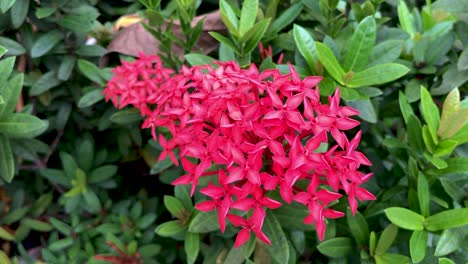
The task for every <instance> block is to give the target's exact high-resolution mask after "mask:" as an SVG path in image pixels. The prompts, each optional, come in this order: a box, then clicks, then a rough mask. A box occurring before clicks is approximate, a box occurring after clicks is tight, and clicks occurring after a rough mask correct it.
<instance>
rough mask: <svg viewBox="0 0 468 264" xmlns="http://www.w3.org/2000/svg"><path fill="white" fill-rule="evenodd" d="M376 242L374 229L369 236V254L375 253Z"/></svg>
mask: <svg viewBox="0 0 468 264" xmlns="http://www.w3.org/2000/svg"><path fill="white" fill-rule="evenodd" d="M376 244H377V235H376V234H375V232H374V231H372V232H371V233H370V236H369V254H370V255H371V256H374V254H375V246H376Z"/></svg>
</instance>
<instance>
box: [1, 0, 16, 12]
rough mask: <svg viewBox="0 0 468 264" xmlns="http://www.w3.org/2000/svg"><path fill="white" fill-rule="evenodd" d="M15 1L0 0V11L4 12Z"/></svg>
mask: <svg viewBox="0 0 468 264" xmlns="http://www.w3.org/2000/svg"><path fill="white" fill-rule="evenodd" d="M15 2H16V0H2V1H0V11H2V13H4V14H5V13H6V12H7V11H8V9H10V8H11V7H12V6H13V4H14V3H15Z"/></svg>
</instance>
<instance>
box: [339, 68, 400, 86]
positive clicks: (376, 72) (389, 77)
mask: <svg viewBox="0 0 468 264" xmlns="http://www.w3.org/2000/svg"><path fill="white" fill-rule="evenodd" d="M408 72H409V69H408V68H407V67H406V66H403V65H401V64H398V63H384V64H379V65H376V66H372V67H370V68H367V69H365V70H363V71H359V72H356V73H355V74H354V76H353V77H352V78H351V80H350V81H349V82H347V83H346V86H348V87H351V88H355V87H363V86H373V85H380V84H384V83H388V82H392V81H395V80H397V79H399V78H400V77H402V76H404V75H405V74H406V73H408Z"/></svg>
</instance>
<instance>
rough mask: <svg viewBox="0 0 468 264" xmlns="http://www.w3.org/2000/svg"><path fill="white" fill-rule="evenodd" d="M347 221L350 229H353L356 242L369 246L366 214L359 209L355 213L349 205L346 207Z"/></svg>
mask: <svg viewBox="0 0 468 264" xmlns="http://www.w3.org/2000/svg"><path fill="white" fill-rule="evenodd" d="M346 221H347V223H348V226H349V231H351V234H352V235H353V237H354V239H356V242H357V243H358V244H359V245H361V246H367V242H368V241H369V226H368V225H367V222H366V219H365V218H364V216H363V215H362V214H361V213H360V212H359V211H357V212H356V214H355V215H353V214H352V213H351V210H350V208H349V207H348V208H347V209H346Z"/></svg>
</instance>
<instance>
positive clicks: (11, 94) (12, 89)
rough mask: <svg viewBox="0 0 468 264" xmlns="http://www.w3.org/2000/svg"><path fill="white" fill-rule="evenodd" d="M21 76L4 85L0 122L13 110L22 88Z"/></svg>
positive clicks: (22, 77) (16, 76) (22, 76)
mask: <svg viewBox="0 0 468 264" xmlns="http://www.w3.org/2000/svg"><path fill="white" fill-rule="evenodd" d="M23 79H24V75H23V74H17V75H15V76H14V77H13V78H11V79H10V81H9V82H7V83H6V85H5V87H4V89H3V94H2V95H3V99H4V100H5V103H4V104H2V105H0V122H1V121H2V120H3V119H4V118H5V117H7V116H9V115H11V113H12V112H13V111H14V110H15V107H16V104H17V103H18V99H19V97H20V95H21V89H22V88H23Z"/></svg>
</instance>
